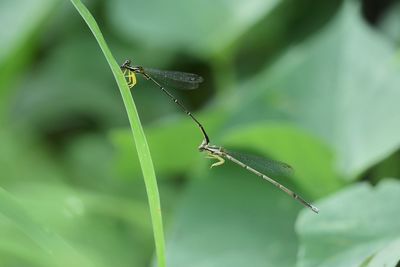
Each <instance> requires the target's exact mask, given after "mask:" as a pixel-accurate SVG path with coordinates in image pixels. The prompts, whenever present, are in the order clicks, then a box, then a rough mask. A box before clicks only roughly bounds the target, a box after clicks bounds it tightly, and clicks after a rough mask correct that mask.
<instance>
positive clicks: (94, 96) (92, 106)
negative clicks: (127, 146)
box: [10, 37, 126, 132]
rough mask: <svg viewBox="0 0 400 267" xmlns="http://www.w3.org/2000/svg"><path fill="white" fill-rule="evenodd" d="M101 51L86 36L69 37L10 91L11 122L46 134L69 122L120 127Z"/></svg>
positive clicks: (123, 117)
mask: <svg viewBox="0 0 400 267" xmlns="http://www.w3.org/2000/svg"><path fill="white" fill-rule="evenodd" d="M99 54H100V49H93V40H90V38H88V37H87V38H86V37H83V38H82V37H77V38H76V37H75V38H71V40H69V41H67V42H65V43H63V44H62V45H61V46H59V47H57V49H54V50H53V51H52V53H48V55H47V57H46V59H45V60H43V61H42V62H41V64H39V65H38V66H37V67H36V69H35V70H32V72H27V75H26V77H25V79H24V82H23V83H21V88H20V90H18V92H17V93H16V94H14V98H13V101H12V102H13V105H12V110H11V114H10V117H11V118H12V122H13V123H15V124H22V125H23V126H30V127H32V126H33V127H34V128H36V129H38V130H39V131H50V132H51V131H54V130H58V129H65V128H64V127H68V126H69V125H72V127H77V126H78V127H79V126H81V127H85V126H86V127H93V126H96V125H99V126H101V127H107V126H110V125H123V124H124V123H125V122H126V115H124V112H123V106H122V105H121V104H122V101H121V100H120V99H119V95H118V90H116V88H114V87H113V84H112V81H111V77H112V74H111V73H108V72H107V67H106V64H105V63H104V62H103V61H101V58H100V57H99ZM82 58H83V59H84V60H82ZM76 62H80V63H79V64H76ZM90 122H91V123H92V124H95V125H90ZM85 123H88V124H89V125H88V126H87V125H85Z"/></svg>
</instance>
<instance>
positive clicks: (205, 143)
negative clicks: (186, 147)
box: [199, 139, 208, 152]
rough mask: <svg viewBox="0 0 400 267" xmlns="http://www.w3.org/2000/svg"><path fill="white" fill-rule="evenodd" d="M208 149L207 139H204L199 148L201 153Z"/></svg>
mask: <svg viewBox="0 0 400 267" xmlns="http://www.w3.org/2000/svg"><path fill="white" fill-rule="evenodd" d="M207 147H208V142H207V140H206V139H203V142H201V144H200V146H199V151H200V152H202V151H204V150H207Z"/></svg>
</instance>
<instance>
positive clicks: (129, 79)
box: [123, 69, 136, 89]
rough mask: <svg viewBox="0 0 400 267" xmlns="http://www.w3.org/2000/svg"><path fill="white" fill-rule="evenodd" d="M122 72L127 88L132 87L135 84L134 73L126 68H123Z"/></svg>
mask: <svg viewBox="0 0 400 267" xmlns="http://www.w3.org/2000/svg"><path fill="white" fill-rule="evenodd" d="M123 73H124V77H125V81H126V83H127V84H128V87H129V89H132V87H134V86H135V84H136V75H135V73H134V72H133V71H131V70H128V69H124V72H123Z"/></svg>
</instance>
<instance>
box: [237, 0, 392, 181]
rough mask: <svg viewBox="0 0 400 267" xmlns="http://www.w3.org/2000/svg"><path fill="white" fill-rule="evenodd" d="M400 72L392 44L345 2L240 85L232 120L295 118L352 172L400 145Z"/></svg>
mask: <svg viewBox="0 0 400 267" xmlns="http://www.w3.org/2000/svg"><path fill="white" fill-rule="evenodd" d="M399 72H400V62H399V61H398V60H397V61H396V58H395V49H394V47H393V46H392V45H391V44H390V43H388V42H386V40H385V39H383V38H382V37H381V36H380V35H379V34H377V33H375V32H373V31H372V30H371V29H370V28H369V27H368V26H367V25H366V24H365V23H364V22H363V21H362V20H361V18H360V14H359V9H358V5H357V4H356V1H345V3H344V4H343V6H342V8H341V11H340V12H339V13H338V14H337V16H336V18H335V19H334V20H333V21H332V22H331V23H330V24H329V25H328V26H327V27H325V28H324V29H323V30H322V31H321V32H319V33H318V34H316V35H315V36H314V37H313V38H312V39H310V40H308V41H307V42H305V43H303V44H301V45H299V46H297V47H294V48H292V49H290V50H289V51H288V52H287V53H286V54H285V55H284V56H283V57H282V58H280V59H279V61H278V62H277V63H276V64H275V65H273V66H272V68H267V69H266V70H265V72H264V73H261V74H260V75H258V76H257V77H256V78H255V79H254V80H252V81H250V82H248V83H246V84H244V85H243V86H242V87H243V90H242V93H241V95H239V96H234V97H235V103H236V104H232V103H231V105H232V106H233V107H234V108H235V109H236V112H234V114H233V115H232V122H231V124H234V125H240V124H243V123H249V122H253V121H257V120H266V119H273V120H285V119H286V120H289V121H293V122H295V123H296V124H298V125H299V126H301V127H302V128H305V129H306V130H308V131H310V132H311V133H312V134H314V135H316V136H319V137H322V138H323V139H324V140H325V141H326V142H328V143H329V144H330V145H331V146H332V147H333V148H334V151H335V152H336V156H337V157H336V158H337V161H338V162H337V165H338V169H339V170H340V171H341V173H343V174H344V175H345V176H346V177H348V178H353V179H354V178H355V177H356V176H357V175H359V174H360V173H361V172H362V171H364V170H365V169H366V168H368V167H370V166H371V165H372V164H374V163H376V162H377V161H379V160H381V159H382V158H384V157H386V156H388V155H389V154H391V153H392V152H393V151H395V150H396V149H397V148H398V147H399V145H400V126H399V123H398V114H399V113H400V105H398V101H397V100H398V99H399V98H400V90H398V84H399V83H400V76H399V75H398V73H399ZM231 102H232V101H231Z"/></svg>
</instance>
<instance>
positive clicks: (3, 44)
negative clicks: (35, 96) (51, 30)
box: [0, 0, 60, 106]
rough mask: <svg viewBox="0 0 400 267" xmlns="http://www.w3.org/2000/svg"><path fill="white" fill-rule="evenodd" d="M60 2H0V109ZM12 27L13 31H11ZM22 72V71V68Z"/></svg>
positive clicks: (39, 0)
mask: <svg viewBox="0 0 400 267" xmlns="http://www.w3.org/2000/svg"><path fill="white" fill-rule="evenodd" d="M59 2H60V1H59V0H21V1H12V0H2V1H0V25H2V27H0V40H1V41H0V106H2V105H1V104H2V102H3V100H5V97H4V93H5V92H6V91H8V87H7V86H8V85H9V83H10V81H12V79H11V76H13V75H15V74H16V73H17V72H18V71H20V69H19V68H22V67H23V64H24V63H25V62H26V60H27V57H28V56H29V55H30V54H31V52H32V50H33V49H34V47H35V43H36V38H37V37H38V35H39V33H40V31H41V30H42V29H43V27H42V26H43V24H44V22H45V21H46V19H48V17H49V16H50V14H51V12H52V11H53V10H54V8H55V7H56V4H58V3H59ZM11 26H12V28H10V27H11ZM23 69H24V68H23Z"/></svg>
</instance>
